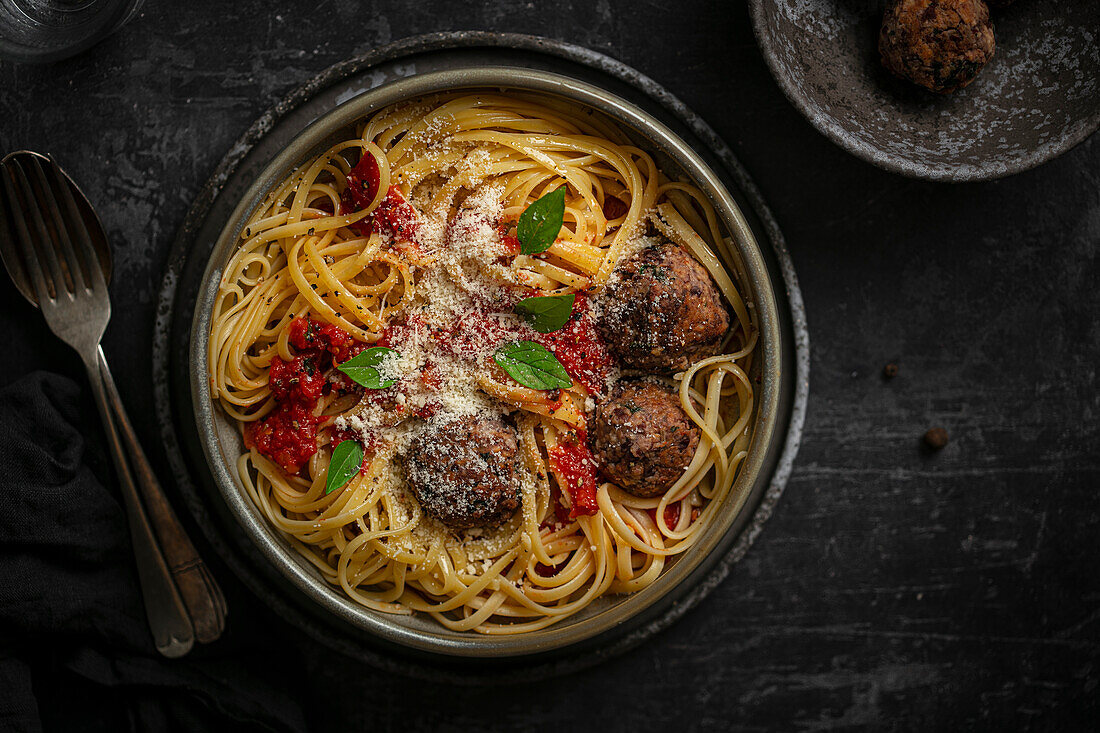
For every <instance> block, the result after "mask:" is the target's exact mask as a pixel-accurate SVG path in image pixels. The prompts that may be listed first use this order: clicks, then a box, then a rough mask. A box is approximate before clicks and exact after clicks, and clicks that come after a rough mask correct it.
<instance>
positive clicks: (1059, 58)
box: [752, 0, 1100, 181]
mask: <svg viewBox="0 0 1100 733" xmlns="http://www.w3.org/2000/svg"><path fill="white" fill-rule="evenodd" d="M883 4H884V3H883V2H881V0H752V20H753V26H754V28H755V31H756V38H757V41H758V42H759V44H760V48H761V50H762V51H763V53H764V58H765V59H766V60H767V62H768V66H769V67H771V71H772V74H773V75H774V76H775V80H776V81H777V82H779V86H780V87H781V88H782V89H783V92H784V93H785V94H786V95H787V97H788V98H789V99H790V100H791V102H792V103H793V104H794V106H795V107H797V108H798V110H799V111H800V112H802V114H804V115H805V116H806V118H807V119H809V121H810V122H811V123H812V124H813V125H814V127H816V128H817V129H818V130H819V131H821V132H822V133H823V134H824V135H825V136H826V137H828V138H829V139H830V140H832V141H833V142H835V143H836V144H837V145H839V146H841V147H842V148H845V149H846V150H848V151H849V152H850V153H852V154H853V155H856V156H858V157H860V158H862V159H864V160H866V161H868V162H870V163H873V164H875V165H877V166H880V167H882V168H886V169H887V170H891V171H894V172H895V173H900V174H902V175H906V176H912V177H914V178H927V179H930V180H937V181H982V180H988V179H992V178H999V177H1001V176H1007V175H1010V174H1012V173H1018V172H1020V171H1024V170H1027V169H1029V168H1033V167H1034V166H1037V165H1039V164H1040V163H1044V162H1046V161H1048V160H1050V159H1052V158H1055V157H1057V156H1059V155H1061V154H1062V153H1064V152H1066V151H1067V150H1069V149H1070V148H1072V147H1073V146H1074V145H1076V144H1077V143H1079V142H1081V141H1082V140H1084V139H1085V138H1086V137H1088V136H1089V135H1090V134H1091V133H1092V132H1094V131H1095V130H1096V129H1097V127H1100V2H1097V0H1060V2H1039V0H1019V2H1016V3H1015V4H1013V5H1011V6H1010V7H1008V8H1005V9H1003V10H1000V11H997V10H994V11H993V25H994V30H995V33H996V37H997V50H996V53H995V54H994V56H993V59H992V60H991V61H990V62H989V64H988V65H987V66H986V67H985V68H984V69H983V70H982V71H981V73H980V74H979V75H978V78H977V79H975V80H974V82H973V83H972V84H970V86H968V87H966V88H965V89H962V90H961V91H958V92H956V93H955V94H953V95H949V96H941V95H937V94H933V93H931V92H928V91H925V90H923V89H921V88H919V87H917V86H915V85H913V84H910V83H908V82H905V81H902V80H900V79H897V78H895V77H893V76H891V75H890V74H889V73H888V72H887V71H886V70H885V69H883V68H882V65H881V64H880V63H879V56H878V45H877V36H878V29H879V25H880V23H881V21H882V10H883Z"/></svg>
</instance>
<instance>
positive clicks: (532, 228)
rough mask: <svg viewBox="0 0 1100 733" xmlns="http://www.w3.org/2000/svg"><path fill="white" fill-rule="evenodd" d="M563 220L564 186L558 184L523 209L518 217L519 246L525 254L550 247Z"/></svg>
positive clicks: (543, 250)
mask: <svg viewBox="0 0 1100 733" xmlns="http://www.w3.org/2000/svg"><path fill="white" fill-rule="evenodd" d="M563 221H565V186H560V187H558V188H556V189H554V190H553V191H551V192H550V193H548V194H546V195H545V196H543V197H542V198H540V199H539V200H538V201H536V202H535V203H533V204H531V205H530V206H528V207H527V208H526V209H524V210H523V213H522V214H520V217H519V231H518V236H519V246H520V251H521V252H523V254H525V255H533V254H538V253H539V252H545V251H546V250H548V249H550V245H551V244H553V243H554V240H555V239H557V238H558V232H560V231H561V225H562V222H563Z"/></svg>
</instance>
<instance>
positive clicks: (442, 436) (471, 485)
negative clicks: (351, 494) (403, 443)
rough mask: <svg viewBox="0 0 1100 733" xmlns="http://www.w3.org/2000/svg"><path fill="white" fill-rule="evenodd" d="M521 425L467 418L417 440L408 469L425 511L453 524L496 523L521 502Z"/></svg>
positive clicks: (428, 432)
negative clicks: (519, 432)
mask: <svg viewBox="0 0 1100 733" xmlns="http://www.w3.org/2000/svg"><path fill="white" fill-rule="evenodd" d="M518 446H519V441H518V438H517V436H516V429H515V428H513V427H512V426H511V425H508V424H507V423H505V422H504V421H503V420H500V419H498V418H489V419H475V418H473V417H464V418H460V419H458V420H455V421H453V422H450V423H447V424H446V425H443V426H441V427H438V428H436V429H433V430H428V431H426V432H425V433H423V434H422V435H420V436H419V437H418V438H417V439H416V440H414V441H413V444H412V446H411V447H410V448H409V452H408V453H407V454H406V456H405V474H406V477H407V478H408V481H409V486H411V487H412V490H413V493H414V494H416V499H417V501H419V502H420V506H422V507H423V508H424V511H425V512H427V513H428V514H430V515H432V516H433V517H435V518H436V519H438V520H439V521H441V522H443V523H444V524H446V525H447V526H449V527H456V528H466V527H495V526H497V525H499V524H500V523H502V522H503V521H505V520H506V519H508V518H509V517H511V516H512V515H513V514H514V513H515V511H516V509H517V508H519V504H520V489H519V477H518V475H517V474H518V471H519V459H518V455H519V447H518Z"/></svg>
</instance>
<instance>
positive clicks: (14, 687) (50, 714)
mask: <svg viewBox="0 0 1100 733" xmlns="http://www.w3.org/2000/svg"><path fill="white" fill-rule="evenodd" d="M86 391H87V390H86V389H84V390H82V389H81V388H78V387H77V385H76V384H75V383H73V382H72V381H71V380H70V379H67V378H65V377H61V376H58V375H55V374H48V373H44V372H36V373H34V374H31V375H28V376H27V377H24V378H23V379H21V380H19V381H17V382H15V383H13V384H11V385H9V386H8V387H6V388H4V389H2V390H0V730H4V731H7V730H11V731H38V730H46V731H49V730H65V731H74V730H80V731H98V730H103V731H125V730H137V731H149V730H154V731H155V730H173V731H174V730H181V731H184V730H186V731H191V730H222V729H224V728H227V727H228V726H229V725H232V726H233V728H232V729H233V730H237V731H241V730H244V731H248V730H275V731H294V730H304V729H305V723H304V717H303V712H302V708H301V706H300V705H299V704H298V702H297V701H296V700H295V695H293V694H292V692H291V685H292V683H293V681H294V680H293V672H290V673H289V674H288V673H287V670H292V669H293V668H294V662H293V659H288V658H287V656H286V655H287V654H292V653H293V652H292V651H291V652H288V651H287V646H286V645H284V644H279V643H278V639H277V638H275V639H272V638H270V637H269V636H267V635H265V626H264V624H263V623H262V622H254V621H253V620H251V619H248V618H247V616H246V614H247V613H248V612H247V610H246V609H244V608H240V607H238V608H234V609H232V612H231V615H230V618H229V623H230V627H229V630H228V631H227V634H226V636H224V637H223V638H222V639H220V640H219V641H217V642H215V643H214V644H212V645H210V646H208V647H198V646H197V647H196V648H195V650H194V651H192V653H191V654H190V655H188V656H187V657H185V658H183V659H177V660H171V659H164V658H163V657H161V656H160V655H159V654H157V652H156V650H155V649H154V647H153V643H152V638H151V636H150V634H149V629H148V625H147V623H146V620H145V612H144V608H143V606H142V601H141V591H140V588H139V587H138V582H137V575H136V571H135V569H134V559H133V554H132V551H131V549H130V541H129V533H128V531H127V527H126V516H125V512H124V509H123V506H122V503H121V498H120V497H119V494H118V491H117V488H116V484H115V479H114V476H113V473H112V471H111V470H110V467H109V461H108V460H107V457H106V454H105V452H104V451H105V448H104V446H103V445H102V444H101V440H100V438H99V436H100V435H101V434H102V428H101V425H100V423H99V420H98V416H97V415H95V413H94V410H93V409H92V406H91V404H90V400H89V399H88V398H87V397H85V396H83V395H82V392H84V393H86ZM88 436H94V438H89V437H88ZM226 580H229V579H228V578H227V579H224V580H223V585H224V584H225V581H226ZM234 617H236V618H234ZM234 620H236V621H237V623H236V624H234ZM258 661H259V662H261V663H259V664H257V662H258ZM267 662H269V663H267Z"/></svg>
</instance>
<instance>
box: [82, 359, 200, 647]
mask: <svg viewBox="0 0 1100 733" xmlns="http://www.w3.org/2000/svg"><path fill="white" fill-rule="evenodd" d="M84 367H85V369H87V371H88V381H89V382H90V383H91V385H92V394H93V395H94V396H95V404H96V407H97V408H99V416H100V418H101V419H102V420H103V427H104V430H105V432H106V436H107V446H108V447H109V448H110V451H111V461H112V462H113V463H114V465H115V472H116V473H117V474H118V480H119V484H120V485H121V486H122V499H123V503H124V504H125V505H126V520H127V523H128V524H129V525H130V541H131V543H132V544H133V546H134V559H135V561H136V562H137V571H138V580H139V581H140V582H141V595H142V597H143V598H144V599H145V615H146V618H148V620H149V628H150V629H151V630H152V632H153V643H154V644H155V645H156V647H157V651H159V652H160V653H161V654H163V655H164V656H166V657H181V656H183V655H184V654H186V653H187V652H189V651H190V650H191V646H192V645H193V644H194V643H195V633H194V629H193V628H192V626H191V619H189V618H188V617H187V610H186V609H185V608H184V607H183V601H182V600H181V599H180V595H179V592H178V591H177V590H176V584H175V582H173V580H172V575H171V573H170V572H169V571H168V565H167V564H166V563H165V562H164V557H163V556H162V555H161V552H160V548H159V547H158V546H157V540H156V537H155V536H154V535H153V528H152V527H150V526H149V518H148V517H147V516H146V515H145V509H144V508H143V507H142V505H141V498H140V497H139V496H138V493H137V488H136V487H135V486H134V477H133V475H132V474H131V473H130V466H129V465H128V464H127V462H126V456H125V454H124V453H123V449H122V442H121V441H120V440H119V436H118V429H117V428H116V427H115V421H114V419H113V418H112V416H111V409H110V406H109V404H108V400H107V390H106V388H105V387H104V385H103V379H102V378H101V376H100V373H101V372H100V368H99V357H98V355H95V356H91V357H90V358H89V357H88V356H85V357H84Z"/></svg>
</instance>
